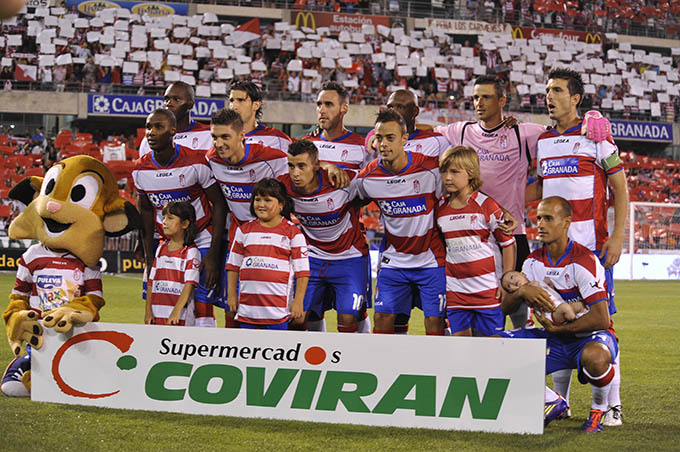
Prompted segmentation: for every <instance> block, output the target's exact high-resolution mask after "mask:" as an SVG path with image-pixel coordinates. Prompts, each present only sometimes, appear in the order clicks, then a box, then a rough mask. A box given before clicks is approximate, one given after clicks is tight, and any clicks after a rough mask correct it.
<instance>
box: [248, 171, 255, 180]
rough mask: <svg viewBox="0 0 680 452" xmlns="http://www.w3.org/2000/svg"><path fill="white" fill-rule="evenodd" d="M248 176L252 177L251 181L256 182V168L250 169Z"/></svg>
mask: <svg viewBox="0 0 680 452" xmlns="http://www.w3.org/2000/svg"><path fill="white" fill-rule="evenodd" d="M248 176H249V177H250V180H251V181H253V182H255V170H254V169H251V170H250V171H248Z"/></svg>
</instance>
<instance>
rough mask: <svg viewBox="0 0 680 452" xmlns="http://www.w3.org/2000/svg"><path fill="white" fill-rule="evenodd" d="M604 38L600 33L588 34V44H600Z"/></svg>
mask: <svg viewBox="0 0 680 452" xmlns="http://www.w3.org/2000/svg"><path fill="white" fill-rule="evenodd" d="M601 42H602V36H601V35H600V34H599V33H586V44H600V43H601Z"/></svg>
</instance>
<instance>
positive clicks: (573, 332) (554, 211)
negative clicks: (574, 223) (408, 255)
mask: <svg viewBox="0 0 680 452" xmlns="http://www.w3.org/2000/svg"><path fill="white" fill-rule="evenodd" d="M537 212H538V215H537V218H538V237H539V239H540V240H541V242H543V246H542V247H541V248H539V249H537V250H536V251H534V252H533V253H531V254H530V255H529V257H528V258H527V260H526V261H525V262H524V265H523V268H522V270H523V272H524V273H525V274H526V275H527V277H528V278H529V279H530V280H534V281H543V280H544V279H545V278H548V279H549V280H550V281H551V283H552V285H553V286H554V287H555V290H557V292H558V293H559V294H560V296H561V297H562V299H563V300H565V301H567V302H569V303H571V302H574V301H582V302H583V303H585V305H586V306H588V308H589V310H588V312H587V313H586V314H584V315H583V316H581V317H579V318H578V319H576V320H574V321H573V322H569V323H565V324H563V325H556V324H555V323H553V322H551V321H550V320H549V319H548V318H547V317H546V316H545V314H542V313H543V312H550V311H552V310H553V309H554V306H553V302H552V301H551V299H550V296H549V295H548V294H547V293H546V292H545V291H544V290H542V289H540V288H539V287H535V286H533V285H531V284H526V285H523V286H522V287H520V288H519V289H518V290H517V291H515V292H513V293H510V294H507V295H506V296H505V297H503V301H502V307H503V312H504V313H506V314H510V313H512V312H514V311H515V310H516V309H517V308H518V307H519V306H520V304H521V302H522V301H526V302H527V303H528V304H529V305H530V306H532V307H535V308H536V310H537V311H540V313H539V314H538V315H537V318H538V320H539V322H541V324H542V325H543V327H544V328H545V329H543V328H531V329H518V330H512V331H504V332H502V333H501V334H500V336H504V337H521V338H544V339H547V344H546V345H547V356H546V374H551V373H553V372H555V371H557V370H561V369H577V371H578V380H579V381H580V382H581V383H582V384H586V383H590V385H591V388H592V392H593V403H592V409H591V410H590V416H589V418H588V420H586V422H585V423H584V424H583V426H582V427H581V430H582V431H583V432H587V433H590V432H599V431H601V430H602V417H603V415H604V411H605V410H606V409H607V401H608V400H607V399H608V395H609V391H610V389H611V382H612V379H613V378H614V373H615V370H614V366H612V364H613V363H614V361H615V360H616V355H617V354H618V351H619V348H618V343H617V340H616V336H615V335H614V329H613V327H612V324H611V320H610V317H609V309H608V295H607V290H606V288H605V275H604V267H603V266H602V264H601V263H600V261H599V260H598V258H597V256H595V255H594V254H593V253H592V252H591V251H590V250H588V249H587V248H585V247H584V246H582V245H580V244H578V243H576V242H574V241H572V240H570V239H569V236H568V235H567V231H568V230H569V225H570V224H571V219H572V210H571V205H570V204H569V202H568V201H567V200H565V199H564V198H561V197H559V196H551V197H548V198H545V199H544V200H543V201H541V203H540V204H539V205H538V211H537ZM568 408H569V407H568V405H567V403H566V401H565V400H564V399H563V398H562V397H560V396H559V395H558V394H556V393H554V392H552V391H550V390H548V389H547V388H546V407H545V410H546V417H545V425H546V426H547V425H548V424H549V423H550V422H551V421H553V420H554V419H557V418H558V417H559V416H560V414H562V413H564V412H565V411H567V409H568Z"/></svg>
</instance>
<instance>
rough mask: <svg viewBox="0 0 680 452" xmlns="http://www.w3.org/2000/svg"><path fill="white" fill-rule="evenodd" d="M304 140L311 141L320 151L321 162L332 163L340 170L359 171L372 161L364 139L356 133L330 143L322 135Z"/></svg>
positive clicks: (307, 137)
mask: <svg viewBox="0 0 680 452" xmlns="http://www.w3.org/2000/svg"><path fill="white" fill-rule="evenodd" d="M303 139H304V140H310V141H312V142H313V143H314V145H316V148H317V149H318V150H319V160H320V161H322V162H328V163H332V164H334V165H336V166H338V167H340V168H347V169H351V170H354V171H359V170H360V169H361V168H363V167H365V166H366V164H367V163H368V162H369V161H370V155H369V154H368V153H367V152H366V148H365V147H364V139H363V137H362V136H361V135H359V134H356V133H354V132H347V133H346V134H345V135H343V136H341V137H339V138H336V139H335V140H332V141H328V140H326V139H325V138H324V137H323V136H322V134H319V135H318V136H315V137H313V136H310V135H307V136H306V137H304V138H303Z"/></svg>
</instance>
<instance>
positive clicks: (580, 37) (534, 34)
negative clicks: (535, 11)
mask: <svg viewBox="0 0 680 452" xmlns="http://www.w3.org/2000/svg"><path fill="white" fill-rule="evenodd" d="M543 35H553V36H555V37H558V38H561V39H567V40H569V41H581V42H585V43H586V44H601V43H602V34H601V33H587V32H585V31H572V30H555V29H553V28H531V27H514V28H513V29H512V38H513V39H540V38H541V36H543Z"/></svg>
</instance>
